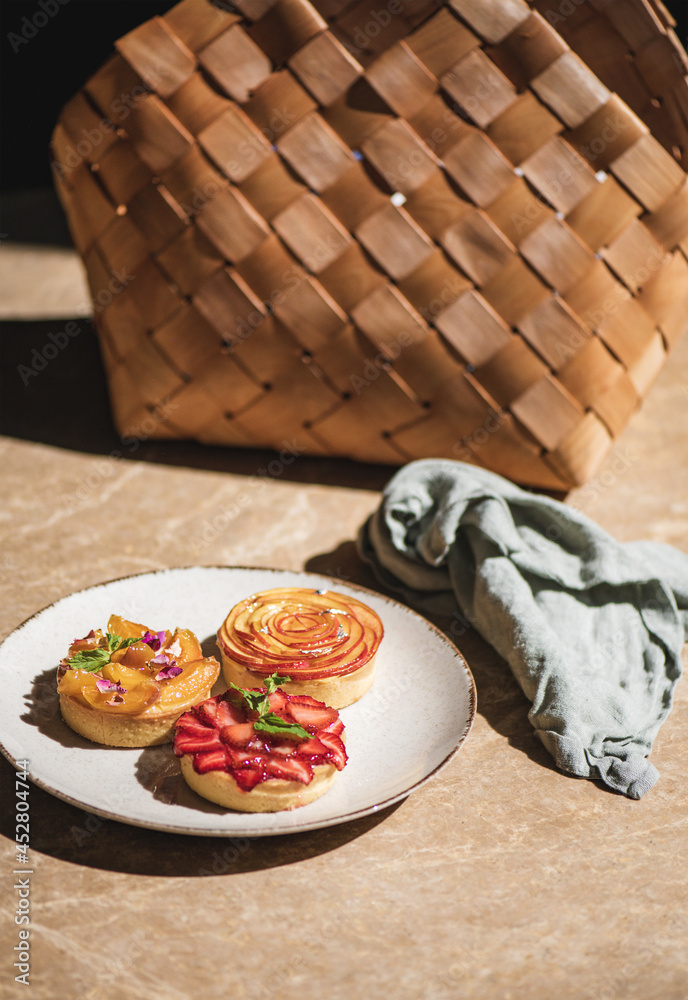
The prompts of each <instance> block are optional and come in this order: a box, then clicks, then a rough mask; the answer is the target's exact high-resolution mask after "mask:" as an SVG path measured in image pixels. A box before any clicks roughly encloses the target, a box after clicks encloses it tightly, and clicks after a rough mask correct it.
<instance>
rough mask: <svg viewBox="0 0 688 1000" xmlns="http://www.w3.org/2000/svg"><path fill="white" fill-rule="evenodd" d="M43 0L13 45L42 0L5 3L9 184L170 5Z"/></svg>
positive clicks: (42, 180) (684, 30)
mask: <svg viewBox="0 0 688 1000" xmlns="http://www.w3.org/2000/svg"><path fill="white" fill-rule="evenodd" d="M43 2H44V4H46V5H47V6H48V8H53V9H57V13H56V14H54V16H52V17H50V19H49V22H48V23H47V24H46V25H45V27H41V28H40V29H39V30H37V31H36V35H35V37H34V38H32V39H31V40H30V41H27V42H26V43H25V44H21V45H19V47H18V48H17V51H16V52H15V51H14V48H13V46H12V43H11V41H10V38H9V37H8V36H10V33H15V34H17V35H19V34H20V33H21V31H22V26H23V24H25V22H23V18H28V19H29V20H30V18H31V17H32V16H33V15H34V14H35V13H36V12H37V11H39V10H40V9H41V8H40V7H39V4H38V0H30V2H27V0H3V2H2V3H0V19H1V20H0V33H1V35H2V38H1V39H0V45H1V58H0V67H1V70H0V71H1V74H2V77H1V86H2V89H1V90H0V101H1V105H2V122H3V126H2V127H3V134H4V140H5V141H4V142H3V150H4V152H3V155H2V172H1V173H0V184H1V185H2V189H4V190H6V191H7V190H12V189H14V190H16V189H18V188H22V189H26V188H31V187H36V186H49V185H50V184H51V178H50V171H49V167H48V154H47V146H48V141H49V138H50V134H51V131H52V128H53V126H54V124H55V121H56V119H57V116H58V114H59V111H60V109H61V107H62V105H63V104H65V103H66V101H67V100H68V99H69V98H70V97H72V95H73V94H75V93H76V92H77V90H79V88H80V87H81V85H82V84H83V83H84V82H85V81H86V80H87V79H88V78H89V77H90V76H91V75H92V74H93V73H94V72H95V71H96V70H97V69H98V68H99V67H100V66H101V65H102V63H103V62H104V61H105V59H106V58H107V57H108V56H109V55H110V53H111V52H112V46H113V42H114V40H115V39H117V38H119V37H120V36H121V35H123V34H125V33H126V32H127V31H129V30H130V29H131V28H134V27H136V25H137V24H141V23H142V22H143V21H146V20H148V19H149V18H151V17H154V16H155V15H156V14H164V13H165V12H166V11H167V10H169V9H170V7H172V6H173V3H172V2H171V0H159V2H150V0H145V2H140V0H69V2H67V3H64V4H59V0H43ZM476 2H480V0H476ZM667 6H668V7H669V9H670V10H671V12H672V13H673V15H674V17H675V18H676V19H677V21H678V28H677V32H678V35H679V37H680V38H681V40H682V41H683V43H684V44H686V39H687V37H688V2H686V0H673V2H669V3H667ZM58 8H59V9H58ZM29 30H30V29H29ZM15 45H16V42H15ZM10 235H11V234H10Z"/></svg>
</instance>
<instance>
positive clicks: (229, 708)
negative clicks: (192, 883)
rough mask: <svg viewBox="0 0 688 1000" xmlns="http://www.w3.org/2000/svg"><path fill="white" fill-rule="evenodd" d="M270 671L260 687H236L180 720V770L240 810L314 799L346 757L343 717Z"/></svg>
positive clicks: (205, 792)
mask: <svg viewBox="0 0 688 1000" xmlns="http://www.w3.org/2000/svg"><path fill="white" fill-rule="evenodd" d="M287 680H288V678H284V677H279V676H278V675H276V674H275V675H273V676H271V677H267V678H266V684H265V686H264V687H262V688H259V689H255V688H253V689H242V688H239V687H236V686H235V685H231V686H230V687H229V688H228V690H227V691H225V692H224V694H221V695H219V696H217V697H216V698H211V699H209V700H208V701H204V702H201V703H200V704H199V705H196V706H195V707H194V708H192V709H190V710H189V711H188V712H185V713H184V714H183V715H182V716H180V718H179V719H178V720H177V723H176V727H175V728H176V733H175V738H174V752H175V754H176V755H177V757H180V758H181V768H182V775H183V776H184V779H185V780H186V782H187V784H188V785H189V786H190V787H191V788H192V789H193V790H194V791H195V792H197V793H198V794H199V795H201V796H203V798H205V799H208V800H209V801H211V802H215V803H217V804H218V805H221V806H224V807H225V808H227V809H235V810H238V811H240V812H277V811H279V810H282V809H295V808H297V807H298V806H303V805H306V803H308V802H313V800H314V799H317V798H319V797H320V796H321V795H323V794H324V793H325V792H326V791H327V790H328V788H330V786H331V785H332V783H333V781H334V780H335V778H336V777H337V774H338V773H339V771H341V770H342V768H343V767H344V765H345V764H346V761H347V756H346V750H345V749H344V743H343V738H344V723H343V722H342V721H341V719H340V718H339V713H338V712H337V711H336V709H334V708H329V707H328V706H327V705H324V704H323V703H322V702H319V701H316V700H315V698H311V697H309V696H308V695H288V694H286V693H285V692H284V691H283V690H281V688H280V687H278V686H277V685H278V684H282V683H283V682H285V681H287Z"/></svg>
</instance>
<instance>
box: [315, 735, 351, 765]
mask: <svg viewBox="0 0 688 1000" xmlns="http://www.w3.org/2000/svg"><path fill="white" fill-rule="evenodd" d="M319 735H320V742H321V743H324V744H325V746H326V747H327V750H328V754H327V758H328V760H331V761H332V763H333V764H334V766H335V767H336V768H337V770H338V771H341V769H342V768H343V767H344V765H345V764H346V762H347V760H348V758H347V756H346V750H345V749H344V744H343V743H342V741H341V740H340V739H339V737H338V736H335V735H334V733H320V734H319Z"/></svg>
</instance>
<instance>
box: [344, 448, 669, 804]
mask: <svg viewBox="0 0 688 1000" xmlns="http://www.w3.org/2000/svg"><path fill="white" fill-rule="evenodd" d="M359 551H360V554H361V555H362V557H363V558H364V559H365V560H366V561H367V562H369V563H370V564H371V566H372V567H373V569H374V570H375V572H376V574H377V576H378V578H379V579H380V581H381V582H382V583H383V584H385V585H386V586H387V587H389V588H391V589H394V590H396V591H398V592H399V593H400V594H401V596H402V597H403V598H404V599H405V600H406V601H407V602H408V603H411V604H414V605H416V606H418V607H420V608H421V609H424V610H426V611H431V612H432V611H434V612H437V613H440V614H451V613H452V612H453V613H454V614H456V613H457V607H458V612H459V613H460V614H461V616H462V617H463V618H464V619H465V620H467V621H468V622H469V623H470V624H471V625H473V626H474V627H475V628H476V629H477V631H478V632H479V633H480V634H481V635H482V637H483V638H484V639H485V640H486V641H487V642H488V643H490V644H491V645H492V646H493V647H494V648H495V649H496V650H497V652H498V653H499V654H500V655H501V656H502V657H503V658H504V659H505V660H506V661H507V663H508V664H509V666H510V667H511V670H512V671H513V673H514V675H515V677H516V678H517V680H518V682H519V684H520V686H521V688H522V689H523V692H524V693H525V695H526V697H527V698H528V699H529V700H530V701H531V702H532V708H531V710H530V712H529V716H528V717H529V719H530V721H531V723H532V724H533V726H534V727H535V731H536V733H537V736H538V737H539V738H540V739H541V740H542V742H543V744H544V745H545V747H546V748H547V750H548V751H549V753H550V754H551V755H552V756H553V757H554V760H555V762H556V764H557V766H558V767H559V768H560V769H561V770H562V771H565V772H566V773H568V774H572V775H576V776H578V777H582V778H593V779H595V778H596V779H601V780H602V781H603V782H604V783H605V784H606V785H608V786H609V787H610V788H612V789H614V790H616V791H617V792H621V793H623V794H624V795H627V796H629V798H632V799H639V798H641V796H643V795H644V794H645V792H647V791H648V790H649V789H650V788H651V787H652V786H653V785H654V783H655V781H656V780H657V778H658V772H657V769H656V768H655V766H654V765H653V764H652V763H651V762H650V761H649V760H648V759H647V755H648V754H649V753H650V751H651V749H652V742H653V740H654V738H655V736H656V735H657V732H658V730H659V727H660V726H661V724H662V722H663V721H664V720H665V719H666V717H667V715H668V714H669V711H670V709H671V703H672V695H673V691H674V688H675V686H676V683H677V682H678V680H679V678H680V676H681V648H682V645H683V643H684V642H685V641H686V639H688V555H686V554H685V553H683V552H680V551H678V550H677V549H674V548H672V547H671V546H668V545H663V544H661V543H658V542H647V541H645V542H642V541H641V542H627V543H621V542H617V541H616V540H615V539H614V538H612V537H611V535H609V534H608V533H607V532H606V531H604V530H602V528H600V527H599V526H598V525H596V524H595V523H594V522H593V521H591V520H590V519H589V518H588V517H586V516H585V515H584V514H582V513H580V512H579V511H577V510H575V509H574V508H572V507H569V506H567V505H566V504H563V503H560V502H559V501H557V500H553V499H550V498H549V497H546V496H539V495H536V494H533V493H530V492H528V491H527V490H523V489H521V488H519V487H518V486H515V485H514V484H513V483H511V482H509V481H508V480H506V479H504V478H502V477H501V476H498V475H496V474H494V473H491V472H488V471H486V470H484V469H480V468H478V467H476V466H473V465H468V464H466V463H464V462H454V461H444V460H439V459H437V460H435V459H428V460H423V461H418V462H411V463H410V464H409V465H406V466H404V467H403V468H402V469H401V470H400V471H399V472H398V473H396V474H395V475H394V476H393V478H392V479H391V480H390V482H389V483H388V485H387V487H386V489H385V491H384V495H383V499H382V502H381V504H380V507H379V508H378V509H377V511H376V512H375V513H374V514H373V515H372V516H371V517H370V519H369V520H368V521H367V522H366V524H365V525H364V526H363V528H362V529H361V533H360V537H359Z"/></svg>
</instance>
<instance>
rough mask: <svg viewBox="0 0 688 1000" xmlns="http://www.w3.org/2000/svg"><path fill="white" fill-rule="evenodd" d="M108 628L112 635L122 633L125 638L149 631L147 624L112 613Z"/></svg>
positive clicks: (135, 636)
mask: <svg viewBox="0 0 688 1000" xmlns="http://www.w3.org/2000/svg"><path fill="white" fill-rule="evenodd" d="M107 630H108V632H109V633H110V634H111V635H120V636H121V637H122V638H123V639H134V638H138V637H139V636H142V635H145V634H146V632H147V631H148V629H147V628H146V626H145V625H139V624H138V623H137V622H130V621H128V620H127V619H126V618H122V616H121V615H110V617H109V619H108V627H107Z"/></svg>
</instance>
